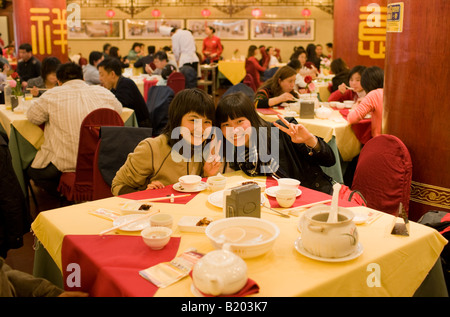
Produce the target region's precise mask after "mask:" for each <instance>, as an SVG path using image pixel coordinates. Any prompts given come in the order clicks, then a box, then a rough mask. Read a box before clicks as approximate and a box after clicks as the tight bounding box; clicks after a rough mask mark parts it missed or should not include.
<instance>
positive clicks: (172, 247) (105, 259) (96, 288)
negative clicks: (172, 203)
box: [61, 235, 181, 297]
mask: <svg viewBox="0 0 450 317" xmlns="http://www.w3.org/2000/svg"><path fill="white" fill-rule="evenodd" d="M180 240H181V238H179V237H172V238H170V241H169V243H168V244H167V245H166V246H165V247H164V248H163V249H162V250H157V251H155V250H152V249H150V248H149V247H148V246H147V245H146V244H145V243H144V241H143V240H142V237H140V236H127V235H105V236H99V235H66V236H65V237H64V240H63V244H62V249H61V258H62V268H63V270H62V271H63V280H64V283H65V289H66V290H71V291H75V290H76V291H84V292H88V293H89V295H90V296H93V297H96V296H99V297H110V296H114V297H116V296H127V297H132V296H134V297H138V296H139V297H141V296H153V295H154V294H155V293H156V291H157V290H158V287H156V286H155V285H153V284H151V283H148V282H147V281H146V280H145V279H143V278H142V277H141V276H140V275H139V271H140V270H143V269H145V268H147V267H149V266H151V265H156V264H158V263H161V262H167V261H170V260H172V259H173V258H174V257H175V256H176V254H177V252H178V247H179V245H180Z"/></svg>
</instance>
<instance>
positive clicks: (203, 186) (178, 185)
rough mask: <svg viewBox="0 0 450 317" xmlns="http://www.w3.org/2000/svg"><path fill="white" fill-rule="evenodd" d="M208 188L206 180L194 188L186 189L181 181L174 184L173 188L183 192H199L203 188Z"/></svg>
mask: <svg viewBox="0 0 450 317" xmlns="http://www.w3.org/2000/svg"><path fill="white" fill-rule="evenodd" d="M206 188H208V184H206V183H205V182H201V183H200V185H198V186H197V188H195V189H193V190H187V189H184V188H183V187H182V186H181V184H180V183H176V184H175V185H173V189H175V190H176V191H178V192H183V193H197V192H201V191H202V190H205V189H206Z"/></svg>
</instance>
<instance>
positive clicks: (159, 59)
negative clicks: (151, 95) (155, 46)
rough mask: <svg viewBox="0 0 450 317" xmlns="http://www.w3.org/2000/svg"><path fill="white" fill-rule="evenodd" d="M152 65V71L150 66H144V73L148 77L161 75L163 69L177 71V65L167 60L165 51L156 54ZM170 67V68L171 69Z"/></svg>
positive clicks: (173, 61)
mask: <svg viewBox="0 0 450 317" xmlns="http://www.w3.org/2000/svg"><path fill="white" fill-rule="evenodd" d="M153 63H154V64H155V67H156V68H155V69H153V68H152V67H151V66H150V64H146V65H145V71H146V72H147V74H149V75H161V74H162V72H163V69H164V68H167V69H173V68H175V70H177V69H178V67H177V63H176V61H175V60H169V57H168V55H167V53H166V52H165V51H158V52H156V54H155V56H154V59H153ZM171 66H172V67H171Z"/></svg>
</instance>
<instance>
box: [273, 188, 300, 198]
mask: <svg viewBox="0 0 450 317" xmlns="http://www.w3.org/2000/svg"><path fill="white" fill-rule="evenodd" d="M279 189H280V186H272V187H269V188H266V191H265V193H266V194H267V196H270V197H276V193H277V190H279ZM301 194H302V191H301V190H300V189H298V188H297V195H296V197H298V196H300V195H301Z"/></svg>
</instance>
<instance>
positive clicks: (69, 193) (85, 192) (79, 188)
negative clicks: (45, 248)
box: [58, 108, 124, 202]
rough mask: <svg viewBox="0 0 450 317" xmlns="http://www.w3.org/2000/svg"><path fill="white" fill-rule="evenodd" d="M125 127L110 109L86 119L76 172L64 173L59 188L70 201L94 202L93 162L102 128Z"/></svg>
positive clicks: (116, 114) (93, 112) (99, 110)
mask: <svg viewBox="0 0 450 317" xmlns="http://www.w3.org/2000/svg"><path fill="white" fill-rule="evenodd" d="M123 125H124V123H123V120H122V118H121V117H120V115H119V113H117V112H116V111H114V110H112V109H108V108H100V109H96V110H94V111H92V112H91V113H89V114H88V115H87V116H86V117H85V118H84V120H83V122H82V123H81V127H80V139H79V140H80V141H79V144H78V155H77V164H76V169H75V172H66V173H62V175H61V179H60V181H59V186H58V191H59V192H60V193H61V194H62V195H63V196H64V197H66V199H67V200H68V201H72V202H73V201H90V200H92V197H93V196H92V194H93V186H92V181H93V177H92V175H93V162H94V154H95V150H96V148H97V144H98V142H99V138H100V127H101V126H123Z"/></svg>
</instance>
